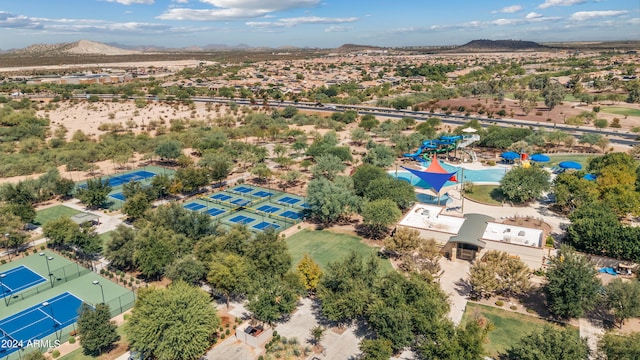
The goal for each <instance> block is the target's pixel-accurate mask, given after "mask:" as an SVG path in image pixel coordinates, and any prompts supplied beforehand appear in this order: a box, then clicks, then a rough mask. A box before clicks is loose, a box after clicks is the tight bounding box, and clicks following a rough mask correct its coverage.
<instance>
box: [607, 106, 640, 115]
mask: <svg viewBox="0 0 640 360" xmlns="http://www.w3.org/2000/svg"><path fill="white" fill-rule="evenodd" d="M600 111H602V112H606V113H609V114H616V115H622V116H640V110H638V109H630V108H625V107H620V106H604V107H603V108H602V109H601V110H600Z"/></svg>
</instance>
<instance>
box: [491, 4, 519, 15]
mask: <svg viewBox="0 0 640 360" xmlns="http://www.w3.org/2000/svg"><path fill="white" fill-rule="evenodd" d="M520 10H522V6H520V5H511V6H505V7H503V8H502V9H500V10H497V11H492V13H494V14H496V13H502V14H513V13H517V12H518V11H520Z"/></svg>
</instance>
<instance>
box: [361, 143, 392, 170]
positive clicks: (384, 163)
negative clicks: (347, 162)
mask: <svg viewBox="0 0 640 360" xmlns="http://www.w3.org/2000/svg"><path fill="white" fill-rule="evenodd" d="M395 160H396V154H395V152H394V151H393V149H392V148H390V147H389V146H387V145H384V144H376V145H375V146H374V147H372V148H370V149H369V151H368V152H367V153H366V154H365V156H363V157H362V161H363V162H364V163H367V164H372V165H376V166H380V167H389V166H391V165H393V162H394V161H395Z"/></svg>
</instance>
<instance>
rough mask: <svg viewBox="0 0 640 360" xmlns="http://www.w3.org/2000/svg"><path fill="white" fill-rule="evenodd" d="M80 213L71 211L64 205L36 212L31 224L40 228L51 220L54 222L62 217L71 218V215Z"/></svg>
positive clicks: (74, 210)
mask: <svg viewBox="0 0 640 360" xmlns="http://www.w3.org/2000/svg"><path fill="white" fill-rule="evenodd" d="M80 213H81V211H78V210H76V209H72V208H70V207H67V206H64V205H56V206H52V207H50V208H46V209H42V210H39V211H37V212H36V218H35V220H34V221H33V222H34V224H35V225H38V226H42V225H44V224H46V223H48V222H49V221H51V220H56V219H58V218H61V217H63V216H68V217H72V216H73V215H75V214H80Z"/></svg>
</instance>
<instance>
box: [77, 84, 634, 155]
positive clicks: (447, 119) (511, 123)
mask: <svg viewBox="0 0 640 360" xmlns="http://www.w3.org/2000/svg"><path fill="white" fill-rule="evenodd" d="M96 96H98V97H99V98H101V99H111V98H113V97H119V96H118V95H112V94H96ZM73 98H76V99H84V98H87V95H74V96H73ZM136 98H137V97H130V98H129V99H130V100H135V99H136ZM144 98H146V99H148V100H151V101H153V100H157V98H156V97H154V96H147V97H144ZM191 100H192V101H194V102H205V103H206V102H212V103H222V104H227V103H229V102H235V103H236V104H238V105H247V106H261V105H263V103H255V102H254V103H252V102H251V101H250V100H249V99H228V98H220V97H204V96H193V97H191ZM267 104H268V105H269V107H272V108H280V107H286V106H293V107H295V108H297V109H299V110H311V111H318V112H336V111H346V110H354V111H357V112H358V113H359V114H360V115H362V114H371V115H373V116H376V117H387V118H393V119H401V118H403V117H411V118H414V119H415V120H416V121H424V120H427V119H428V118H431V117H437V118H439V119H441V120H442V122H443V123H444V124H450V125H456V126H460V125H465V124H466V123H467V122H469V121H471V120H478V122H479V123H480V124H481V125H482V126H483V127H488V126H490V125H497V126H502V127H530V128H532V129H544V130H547V131H554V130H562V131H566V132H568V133H570V134H572V135H573V136H575V137H580V136H581V135H583V134H586V133H595V134H601V135H604V136H606V137H607V138H608V139H609V142H610V143H611V144H617V145H626V146H633V145H636V144H638V141H637V140H636V138H638V135H637V134H634V133H631V132H628V131H624V130H611V129H597V128H594V127H588V126H573V125H564V124H554V123H541V122H531V121H526V120H516V119H506V118H499V119H496V118H492V119H490V118H487V117H478V116H464V115H455V114H449V115H447V114H444V113H432V112H426V111H411V110H396V109H391V108H382V107H370V106H358V105H341V104H323V105H318V104H316V103H309V102H293V101H268V102H267Z"/></svg>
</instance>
